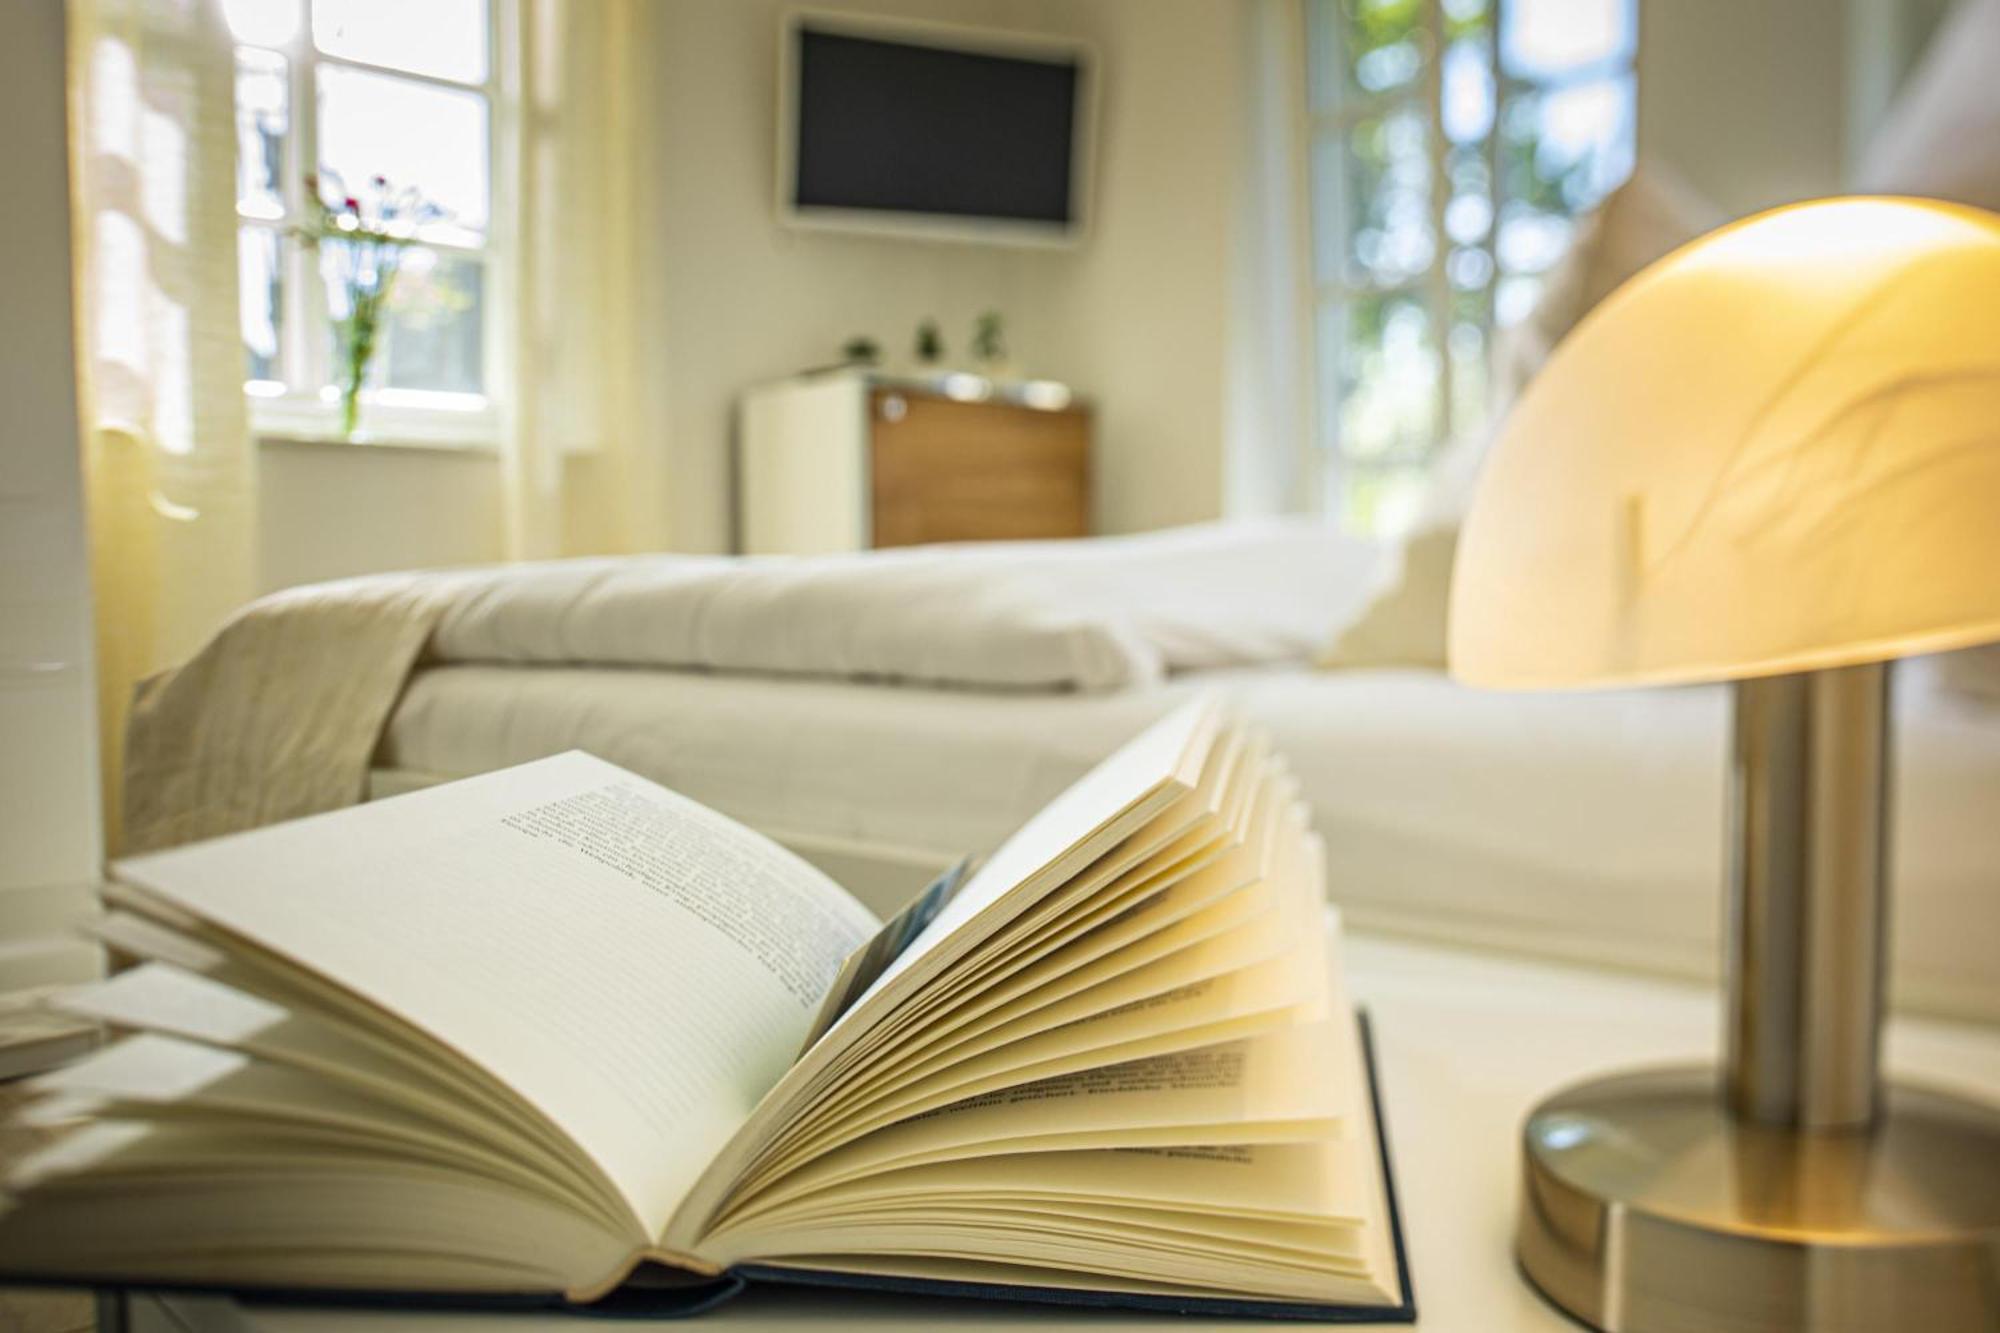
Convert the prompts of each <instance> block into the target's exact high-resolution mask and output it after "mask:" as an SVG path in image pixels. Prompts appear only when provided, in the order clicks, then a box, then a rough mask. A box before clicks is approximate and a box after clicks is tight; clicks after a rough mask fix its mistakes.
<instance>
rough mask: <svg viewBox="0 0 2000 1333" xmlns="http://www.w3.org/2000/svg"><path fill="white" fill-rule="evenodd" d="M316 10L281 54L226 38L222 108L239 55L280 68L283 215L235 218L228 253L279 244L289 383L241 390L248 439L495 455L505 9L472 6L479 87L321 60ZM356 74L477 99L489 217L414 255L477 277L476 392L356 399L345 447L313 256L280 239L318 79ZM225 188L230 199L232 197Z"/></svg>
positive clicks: (344, 60)
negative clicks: (446, 261)
mask: <svg viewBox="0 0 2000 1333" xmlns="http://www.w3.org/2000/svg"><path fill="white" fill-rule="evenodd" d="M316 3H317V0H300V3H299V25H298V30H297V31H296V32H294V33H293V34H292V37H291V39H290V40H289V41H287V42H286V43H284V44H283V45H282V46H265V45H259V44H255V43H250V42H242V41H238V40H236V39H235V37H234V35H233V34H232V35H231V40H230V53H231V69H232V86H231V96H232V98H233V97H234V83H233V79H234V73H233V71H234V69H235V65H236V61H237V58H238V54H239V53H240V52H242V51H245V50H251V51H268V52H271V53H274V54H276V55H278V56H281V57H282V58H283V59H284V61H285V96H286V127H285V135H284V151H283V157H282V162H283V165H282V168H281V170H282V177H281V180H280V182H279V186H280V188H279V193H278V197H279V200H280V202H281V212H280V215H279V216H277V217H274V218H273V217H263V216H258V215H255V214H251V213H246V212H244V211H242V209H241V208H239V209H238V210H237V214H236V225H237V245H238V247H239V249H240V247H241V245H242V233H243V232H244V231H246V230H251V229H261V230H264V231H268V232H270V233H272V234H274V235H276V236H277V237H278V241H279V246H278V256H279V268H278V272H279V275H280V277H279V281H280V284H281V286H280V290H281V291H282V293H283V298H282V299H283V301H284V305H283V306H282V308H281V311H280V318H279V330H278V364H279V367H280V368H281V370H282V371H283V372H284V374H285V375H286V378H284V379H279V380H252V379H250V378H248V376H247V373H246V376H245V379H244V384H243V391H244V400H245V404H246V407H247V410H248V413H249V418H250V431H251V434H252V435H253V436H254V437H256V438H258V439H260V440H300V441H308V442H312V443H351V444H357V445H364V446H366V445H371V444H396V445H409V444H417V445H433V446H456V447H469V448H475V449H477V448H494V447H497V445H498V443H499V437H500V423H501V419H502V411H503V404H504V393H505V384H504V377H503V376H501V375H500V373H499V372H500V366H501V364H502V362H501V358H500V357H499V356H498V355H497V353H498V352H499V351H500V349H501V347H502V346H503V343H502V339H503V337H504V336H505V331H506V329H507V327H508V324H507V319H506V305H507V292H506V284H505V282H503V281H502V280H501V279H502V276H503V273H504V270H505V264H504V256H505V255H506V254H508V253H509V252H510V250H511V239H512V238H511V229H510V227H509V226H508V222H507V219H506V218H505V216H504V215H503V210H502V209H501V207H500V200H501V199H502V198H503V197H507V196H506V194H505V192H504V191H503V186H502V180H501V170H502V164H503V161H504V159H503V155H502V152H501V148H502V144H503V135H504V134H506V133H508V132H509V125H510V122H511V117H509V116H508V115H506V114H505V111H504V108H505V107H506V105H507V103H506V102H505V101H504V100H503V99H504V97H505V95H506V92H507V81H506V80H505V79H504V78H503V75H502V70H503V68H504V67H503V64H502V55H503V52H504V50H505V49H506V47H507V44H508V40H509V35H510V33H511V31H512V25H511V16H510V12H509V3H508V0H481V3H482V5H483V6H484V8H485V11H486V71H485V77H484V78H483V79H481V80H480V81H479V82H476V83H466V82H460V81H458V80H456V79H450V78H445V77H442V76H439V75H434V74H422V73H416V72H413V71H410V70H405V69H397V68H395V67H393V66H388V65H378V64H373V63H371V62H368V61H364V60H356V59H352V58H350V57H347V56H336V55H331V54H329V53H327V52H325V51H322V50H320V49H319V46H318V43H317V42H316V41H315V40H314V36H313V8H314V5H315V4H316ZM327 67H332V68H338V69H350V70H356V71H359V72H362V73H366V74H376V75H382V76H386V77H389V78H394V79H401V80H404V81H406V82H410V83H418V84H425V85H428V86H431V87H435V88H442V89H447V90H450V91H453V92H460V93H466V92H469V93H475V94H477V95H479V96H480V97H481V98H482V99H483V100H484V101H485V104H486V143H485V150H486V161H487V185H486V189H487V210H486V211H487V217H486V225H485V228H484V230H483V231H482V232H480V233H477V234H474V233H471V232H469V231H467V230H465V229H463V228H454V227H452V226H451V225H450V224H449V223H445V224H439V225H434V226H431V227H427V228H424V229H421V230H420V231H419V232H418V233H417V235H418V238H419V241H420V243H421V244H422V246H423V248H425V249H427V250H432V251H435V252H437V253H438V254H440V255H443V256H451V257H457V258H463V259H468V260H470V261H471V262H473V263H476V264H478V265H479V267H480V269H481V271H482V272H481V290H480V330H479V337H480V365H481V372H482V373H481V378H482V380H483V392H480V393H476V394H474V393H454V392H447V391H439V390H425V389H397V388H387V387H382V388H371V389H364V390H363V391H362V398H361V401H362V417H361V421H362V425H361V431H360V432H359V433H357V434H356V435H354V436H351V437H350V436H343V435H342V434H341V433H340V428H339V423H340V404H339V400H338V395H337V393H336V391H335V390H334V389H333V388H331V387H322V388H317V389H315V388H310V387H307V386H311V385H320V386H331V385H332V384H333V382H334V374H333V362H332V355H331V353H332V339H331V338H330V337H327V336H324V331H325V330H327V329H329V328H330V327H331V318H332V317H331V313H330V308H329V304H328V296H327V290H326V283H325V281H324V280H323V279H322V278H321V276H320V272H319V265H318V259H317V251H316V250H315V249H314V248H313V247H310V246H306V245H303V244H301V243H299V242H298V241H297V240H296V239H295V238H294V237H292V236H290V235H289V234H288V233H289V231H290V229H291V228H293V227H296V226H298V225H299V224H300V223H301V222H302V221H303V220H304V218H305V216H306V208H307V204H308V202H309V201H308V200H307V198H306V187H305V177H306V174H307V173H308V172H315V173H316V172H317V171H318V170H319V169H320V163H319V71H320V70H321V69H322V68H327ZM232 188H233V187H232Z"/></svg>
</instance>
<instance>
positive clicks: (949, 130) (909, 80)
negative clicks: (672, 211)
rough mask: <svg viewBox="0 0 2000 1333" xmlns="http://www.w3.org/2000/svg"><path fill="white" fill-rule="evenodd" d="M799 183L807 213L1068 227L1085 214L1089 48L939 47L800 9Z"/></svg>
mask: <svg viewBox="0 0 2000 1333" xmlns="http://www.w3.org/2000/svg"><path fill="white" fill-rule="evenodd" d="M790 40H791V41H792V42H793V43H794V44H795V45H794V47H793V51H792V69H793V71H794V77H793V84H792V97H791V103H790V114H791V117H792V123H791V125H790V126H789V127H788V128H789V130H790V135H791V138H790V154H789V159H790V173H789V180H787V181H785V182H782V184H783V186H784V187H785V188H787V189H788V190H789V195H790V197H789V199H788V201H787V202H788V203H789V205H790V211H791V212H792V214H793V215H794V216H795V217H796V218H798V219H799V220H802V221H811V220H814V219H815V218H816V217H819V218H823V217H829V216H830V217H832V218H836V219H840V220H844V221H847V222H849V223H857V222H858V223H865V222H866V221H868V220H869V219H870V218H871V217H872V218H877V219H880V220H883V221H902V222H918V223H922V222H926V221H928V222H932V223H938V224H944V226H945V227H946V229H952V224H960V227H961V229H964V228H971V229H977V228H979V227H980V226H981V225H982V224H1000V225H1001V226H1002V227H1004V226H1006V225H1007V224H1013V225H1015V226H1016V227H1018V228H1022V229H1026V230H1040V231H1045V232H1048V233H1051V234H1055V235H1061V234H1064V233H1067V232H1069V231H1070V230H1072V229H1073V228H1074V227H1075V226H1076V225H1077V223H1078V222H1079V220H1080V219H1079V212H1080V209H1079V206H1078V200H1077V197H1076V182H1077V177H1078V174H1079V173H1078V172H1077V163H1076V156H1077V151H1078V126H1079V122H1080V119H1081V105H1082V93H1083V86H1084V68H1083V59H1082V55H1081V53H1080V52H1078V51H1075V50H1068V49H1063V48H1060V47H1054V48H1052V49H1051V50H1049V51H1048V52H1046V53H1042V52H1036V53H1034V54H1023V53H1018V52H1015V51H1003V50H995V49H981V48H978V47H976V46H973V45H970V44H968V45H964V46H960V45H956V44H955V45H952V46H940V45H935V44H932V43H931V42H929V41H922V42H919V41H914V40H898V38H897V37H896V36H895V35H893V33H882V34H880V35H878V34H877V33H875V32H868V31H862V32H857V31H853V30H848V29H839V28H832V27H823V26H819V25H817V24H815V23H814V22H813V21H811V20H802V21H800V22H799V23H798V24H797V25H796V27H795V28H794V29H793V31H792V33H791V36H790Z"/></svg>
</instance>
